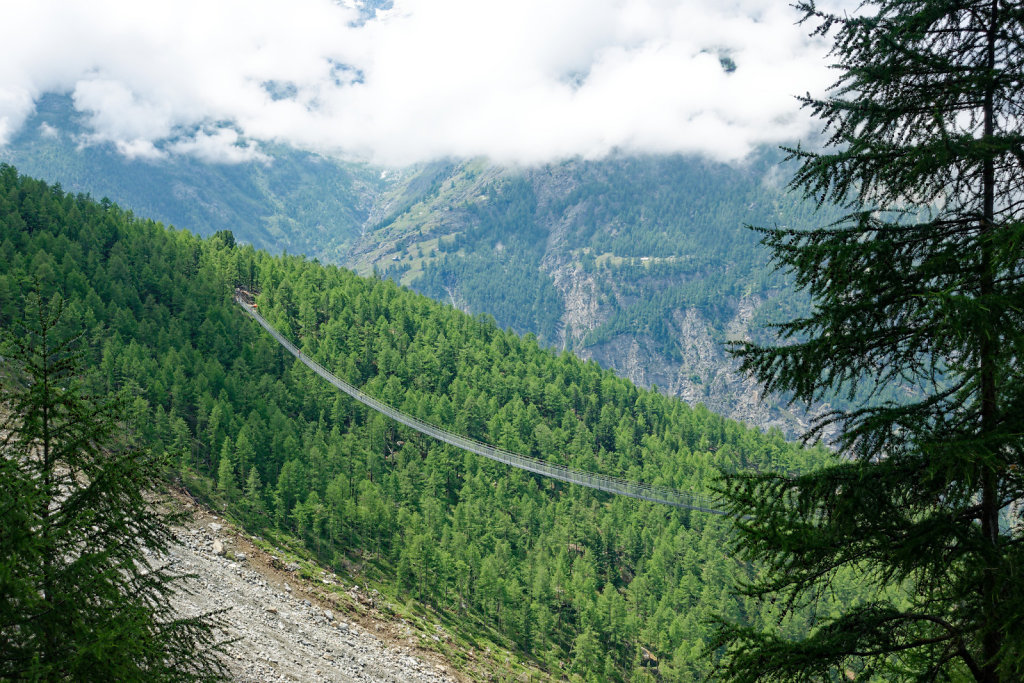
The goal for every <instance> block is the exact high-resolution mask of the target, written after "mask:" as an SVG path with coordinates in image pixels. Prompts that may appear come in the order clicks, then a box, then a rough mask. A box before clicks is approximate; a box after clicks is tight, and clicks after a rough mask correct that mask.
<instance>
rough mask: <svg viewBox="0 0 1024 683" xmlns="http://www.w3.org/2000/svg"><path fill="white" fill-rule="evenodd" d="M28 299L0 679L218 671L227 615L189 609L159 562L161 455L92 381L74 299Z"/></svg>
mask: <svg viewBox="0 0 1024 683" xmlns="http://www.w3.org/2000/svg"><path fill="white" fill-rule="evenodd" d="M24 310H25V311H26V314H25V319H24V320H23V321H22V322H21V324H20V326H19V327H18V328H16V329H15V331H14V333H8V334H7V335H6V336H7V340H6V342H7V343H6V345H5V349H4V354H3V355H4V356H5V360H6V361H7V362H6V363H5V367H4V376H3V378H2V379H3V391H2V402H0V406H2V407H0V410H2V412H3V425H2V430H0V433H2V434H3V440H2V442H0V449H2V450H0V468H2V479H0V489H2V491H3V495H4V497H3V502H2V503H0V515H2V521H3V533H2V534H0V536H2V538H3V540H2V541H0V548H2V550H3V559H2V560H0V679H4V680H10V679H16V680H21V679H28V680H57V679H70V680H116V679H120V680H147V681H149V680H152V681H162V680H175V681H179V680H211V679H216V678H219V677H220V675H221V674H223V668H222V666H221V664H220V662H219V660H218V651H219V649H220V646H219V645H218V643H217V641H216V626H217V624H216V623H215V622H216V619H215V618H214V617H212V616H211V615H201V616H197V617H187V618H182V617H179V616H178V615H177V614H176V613H175V610H174V608H173V596H174V591H175V587H176V584H177V583H178V581H179V580H180V578H181V577H179V576H177V575H175V574H174V573H173V572H172V571H171V570H170V569H169V568H168V567H167V566H166V565H163V564H160V563H159V561H158V560H152V559H151V558H156V557H160V556H162V555H163V554H165V553H166V552H167V550H168V549H169V547H170V544H171V542H172V536H171V532H170V529H169V526H168V522H169V521H170V518H169V514H168V513H161V512H159V511H158V510H156V509H155V508H154V506H153V505H152V504H151V503H150V502H148V501H147V500H146V498H145V494H146V492H147V491H151V490H152V489H153V487H154V485H155V484H156V483H157V482H158V480H159V477H160V473H161V471H162V467H163V463H162V461H161V460H160V459H159V458H157V457H155V456H154V455H153V454H151V453H148V452H145V451H140V450H137V449H134V448H132V447H130V445H128V444H126V443H125V442H124V439H123V432H124V430H123V428H122V425H121V424H120V423H119V421H118V416H119V414H120V409H119V405H118V404H117V403H103V402H99V401H96V400H94V399H93V398H92V397H90V396H88V395H86V394H85V393H83V391H82V390H81V388H80V386H79V380H78V375H79V372H80V368H81V364H82V361H83V356H82V353H81V352H80V351H79V350H77V349H78V348H79V347H80V346H81V344H80V343H79V340H78V339H77V338H76V337H74V336H66V335H65V334H64V333H63V332H62V330H63V327H62V322H61V315H62V310H63V303H62V301H61V299H60V298H59V297H58V298H55V299H54V300H53V301H52V302H50V304H48V305H47V304H43V303H42V302H40V300H39V297H37V296H36V295H35V294H30V295H29V296H28V297H27V298H26V307H25V309H24Z"/></svg>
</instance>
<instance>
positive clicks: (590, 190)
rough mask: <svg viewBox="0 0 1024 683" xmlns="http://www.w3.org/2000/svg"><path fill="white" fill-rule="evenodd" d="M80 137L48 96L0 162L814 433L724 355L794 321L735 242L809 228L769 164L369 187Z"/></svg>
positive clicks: (570, 168)
mask: <svg viewBox="0 0 1024 683" xmlns="http://www.w3.org/2000/svg"><path fill="white" fill-rule="evenodd" d="M40 131H47V132H46V134H44V133H43V132H40ZM53 131H57V132H53ZM82 136H83V133H82V132H80V129H79V127H78V124H77V123H76V120H75V115H74V114H73V110H72V109H71V107H70V104H69V102H67V101H66V100H65V99H62V98H61V97H59V96H48V97H47V98H45V99H44V100H43V102H42V103H41V104H40V106H39V108H38V111H37V113H36V114H35V118H34V119H33V120H32V122H30V124H29V125H27V126H26V127H25V130H24V132H23V133H22V134H21V135H20V137H18V138H17V139H16V140H15V141H14V143H13V144H12V145H10V146H8V147H5V148H3V149H2V150H0V159H6V160H9V161H11V162H13V163H15V164H17V165H19V167H20V168H24V169H25V171H27V172H30V173H34V174H37V175H40V176H42V177H46V178H49V179H51V180H53V181H59V182H60V183H61V185H62V186H63V187H64V188H66V189H68V190H71V191H75V192H81V191H86V192H89V193H90V194H92V195H93V196H94V197H103V196H109V197H111V198H112V199H114V200H116V201H117V202H118V203H120V204H121V205H123V206H126V207H130V208H132V209H133V210H134V211H136V212H138V213H139V214H140V215H147V216H152V217H154V218H157V219H160V220H163V221H165V222H167V223H170V224H173V225H176V226H178V227H183V228H189V229H191V230H193V231H195V232H198V233H200V234H206V235H209V234H213V233H214V232H216V231H217V230H231V231H232V232H233V234H234V235H235V236H236V238H237V239H239V240H240V241H242V242H245V243H250V244H253V245H254V246H256V247H261V248H267V249H270V250H271V251H281V250H286V251H287V252H289V253H301V254H305V255H308V256H310V257H314V258H317V259H318V260H320V261H322V262H325V263H335V264H338V265H344V266H346V267H349V268H352V269H354V270H355V271H356V272H358V273H360V274H363V275H372V274H373V273H374V272H376V273H378V274H380V275H381V276H382V277H387V278H392V279H395V280H396V281H398V282H400V283H401V284H402V285H405V286H407V287H410V288H412V289H414V290H415V291H419V292H422V293H424V294H427V295H428V296H430V297H432V298H434V299H436V300H438V301H442V302H444V303H448V304H450V305H452V306H454V307H455V308H458V309H459V310H462V311H464V312H467V313H470V314H472V315H479V314H485V315H490V316H492V317H493V318H494V319H495V321H496V323H497V324H498V325H499V326H500V327H502V328H506V327H510V328H512V329H513V330H514V331H516V332H518V333H520V334H525V333H530V334H533V335H535V336H536V337H537V338H538V340H539V341H540V343H541V344H543V345H545V346H550V347H553V348H556V349H560V350H563V349H564V350H569V351H572V352H573V353H575V354H577V355H579V356H580V357H582V358H585V359H586V358H591V359H594V360H596V361H597V362H599V363H600V364H601V365H602V366H603V367H607V368H610V369H613V370H615V371H616V372H618V373H619V374H620V375H621V376H623V377H627V378H629V379H630V380H632V381H634V382H636V383H638V384H640V385H643V386H649V387H650V386H657V387H658V389H659V390H660V391H662V392H665V393H667V394H669V395H674V396H679V397H681V398H683V399H684V400H686V401H688V402H690V403H691V404H694V403H698V402H699V403H704V404H705V405H707V406H708V407H709V408H710V409H711V410H713V411H714V412H718V413H722V414H725V415H728V416H730V417H733V418H736V419H740V420H743V421H745V422H747V423H749V424H754V425H758V426H759V427H761V428H762V429H768V428H778V429H780V430H781V431H782V432H783V434H785V435H786V436H787V437H790V438H792V437H795V436H797V435H799V434H800V433H801V432H802V431H803V430H804V429H806V427H807V426H808V424H809V419H810V418H809V416H808V415H807V414H805V413H804V412H803V410H801V409H798V408H787V407H786V405H785V403H784V401H783V400H781V399H776V398H774V397H766V396H764V395H762V393H761V392H760V391H759V389H758V387H757V385H756V384H755V383H754V382H752V381H751V380H750V379H749V378H744V377H742V376H740V375H738V374H737V373H736V368H737V365H736V363H735V361H734V360H733V359H731V358H730V357H729V356H728V354H727V353H726V351H725V342H726V341H728V340H735V339H745V338H750V337H751V336H752V335H763V332H762V331H761V330H762V329H763V326H764V324H765V323H766V322H770V321H771V320H773V319H779V318H780V316H781V315H783V314H785V313H790V312H792V311H794V310H801V307H803V306H806V304H805V303H803V302H802V300H801V299H800V297H798V296H796V295H795V294H793V293H792V292H791V290H790V289H789V287H788V285H787V282H786V279H785V278H784V277H782V276H781V275H780V274H775V273H772V272H771V270H770V268H769V267H768V265H767V256H766V254H765V253H764V252H763V250H762V249H761V247H760V246H759V245H758V244H757V237H756V235H755V234H754V233H752V232H751V231H749V230H746V229H745V228H744V225H745V224H748V223H752V224H755V225H776V224H786V225H793V226H806V227H809V226H811V225H813V224H814V222H813V221H814V220H815V219H812V218H811V208H812V207H811V206H810V205H808V204H806V203H803V202H800V201H797V200H795V199H793V198H791V197H787V196H785V194H784V190H783V188H782V187H781V185H780V180H779V178H781V177H783V176H784V171H783V170H782V169H780V168H778V167H777V163H778V162H779V160H780V159H781V157H780V156H779V154H778V153H777V152H773V151H763V152H761V153H760V154H759V155H757V156H755V157H752V158H751V159H750V160H748V161H747V162H745V163H744V164H740V165H725V164H718V163H714V162H710V161H706V160H701V159H698V158H686V157H646V158H644V157H639V158H636V157H630V158H610V159H606V160H603V161H593V162H590V161H582V160H575V161H567V162H562V163H557V164H549V165H546V166H541V167H537V168H533V169H525V168H524V169H517V168H502V167H497V166H494V165H491V164H488V163H486V162H485V161H483V160H479V159H477V160H470V161H465V162H454V161H447V162H444V161H443V162H434V163H429V164H423V165H420V166H416V167H411V168H406V169H379V168H372V167H369V166H367V165H366V164H356V163H348V162H342V161H337V160H332V159H327V158H324V157H319V156H317V155H313V154H309V153H304V152H300V151H295V150H291V149H285V148H273V147H269V148H267V149H266V150H265V151H266V153H267V158H266V159H265V160H263V161H255V162H246V163H240V164H235V165H224V164H201V163H199V162H196V161H193V160H189V159H184V158H182V159H176V158H170V159H161V160H155V161H147V160H128V159H125V158H124V157H122V156H121V155H119V154H118V153H117V152H115V151H114V150H113V149H110V148H107V147H104V146H102V145H100V146H86V147H85V148H83V149H80V148H79V144H80V141H81V140H82ZM822 218H823V217H819V218H818V219H816V220H818V221H819V222H820V221H821V220H822ZM827 407H828V406H820V407H819V410H822V409H827Z"/></svg>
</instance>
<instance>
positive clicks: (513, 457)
mask: <svg viewBox="0 0 1024 683" xmlns="http://www.w3.org/2000/svg"><path fill="white" fill-rule="evenodd" d="M235 301H236V302H237V303H238V305H239V306H241V307H242V309H243V310H244V311H245V312H246V313H248V314H249V315H250V316H252V318H253V319H255V320H256V322H258V323H259V324H260V325H261V326H262V327H263V329H265V330H266V331H267V332H269V333H270V334H271V336H273V337H274V339H276V340H277V342H278V343H279V344H280V345H281V346H283V347H284V348H285V349H286V350H287V351H288V352H289V353H291V354H292V355H293V356H295V358H297V359H298V360H300V361H302V363H303V364H305V365H306V366H307V367H308V368H309V369H310V370H312V371H313V372H315V373H316V374H318V375H320V377H322V378H323V379H325V380H326V381H327V382H329V383H330V384H332V385H334V386H335V387H336V388H338V389H340V390H341V391H343V392H345V393H346V394H348V395H349V396H351V397H352V398H354V399H355V400H357V401H359V402H360V403H362V404H363V405H365V406H367V407H369V408H372V409H373V410H375V411H377V412H379V413H381V414H383V415H386V416H388V417H390V418H391V419H392V420H395V421H396V422H399V423H401V424H403V425H405V426H406V427H410V428H411V429H414V430H416V431H417V432H420V433H421V434H426V435H427V436H431V437H433V438H435V439H437V440H438V441H443V442H444V443H447V444H450V445H452V446H455V447H456V448H461V449H463V450H466V451H469V452H471V453H476V454H477V455H482V456H483V457H485V458H489V459H491V460H494V461H496V462H500V463H504V464H506V465H511V466H512V467H516V468H519V469H521V470H525V471H527V472H533V473H534V474H539V475H541V476H543V477H549V478H551V479H557V480H558V481H564V482H567V483H570V484H578V485H580V486H585V487H587V488H591V489H595V490H597V491H605V492H606V493H614V494H616V495H620V496H628V497H630V498H638V499H640V500H648V501H651V502H654V503H662V504H664V505H672V506H674V507H678V508H684V509H687V510H699V511H701V512H709V513H711V514H715V515H728V514H730V513H728V512H726V511H725V510H719V509H716V508H714V507H712V503H711V502H709V501H708V500H707V499H706V498H703V497H701V496H700V495H697V494H694V493H688V492H684V491H677V490H676V489H672V488H668V487H665V486H652V485H650V484H642V483H639V482H635V481H630V480H628V479H622V478H620V477H612V476H607V475H603V474H593V473H591V472H584V471H582V470H577V469H573V468H571V467H566V466H565V465H558V464H553V463H549V462H545V461H544V460H538V459H537V458H530V457H527V456H524V455H519V454H518V453H513V452H512V451H508V450H505V449H503V448H497V447H495V446H491V445H489V444H485V443H483V442H481V441H477V440H475V439H471V438H468V437H465V436H462V435H460V434H455V433H454V432H450V431H448V430H446V429H441V428H440V427H437V426H436V425H432V424H430V423H429V422H425V421H424V420H421V419H419V418H417V417H413V416H412V415H409V414H407V413H403V412H402V411H400V410H396V409H395V408H392V407H391V406H389V405H387V404H386V403H383V402H381V401H378V400H377V399H375V398H374V397H372V396H370V395H369V394H366V393H364V392H362V391H360V390H359V389H357V388H356V387H354V386H352V385H351V384H349V383H348V382H346V381H344V380H342V379H339V378H338V377H336V376H335V375H334V374H333V373H331V372H329V371H328V370H326V369H325V368H324V367H323V366H322V365H320V364H319V363H317V362H316V361H315V360H313V359H312V358H310V357H309V356H307V355H306V354H304V353H303V352H302V351H300V350H299V349H298V348H296V347H295V345H294V344H292V343H291V342H290V341H288V340H287V339H286V338H285V337H284V336H283V335H282V334H281V333H280V332H278V331H277V330H276V329H275V328H274V326H273V325H271V324H270V323H269V322H267V320H266V318H264V317H263V316H262V315H260V314H259V313H258V312H257V311H256V308H255V305H254V304H253V303H252V302H251V301H246V299H245V297H244V296H243V295H242V294H239V293H236V295H235Z"/></svg>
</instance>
